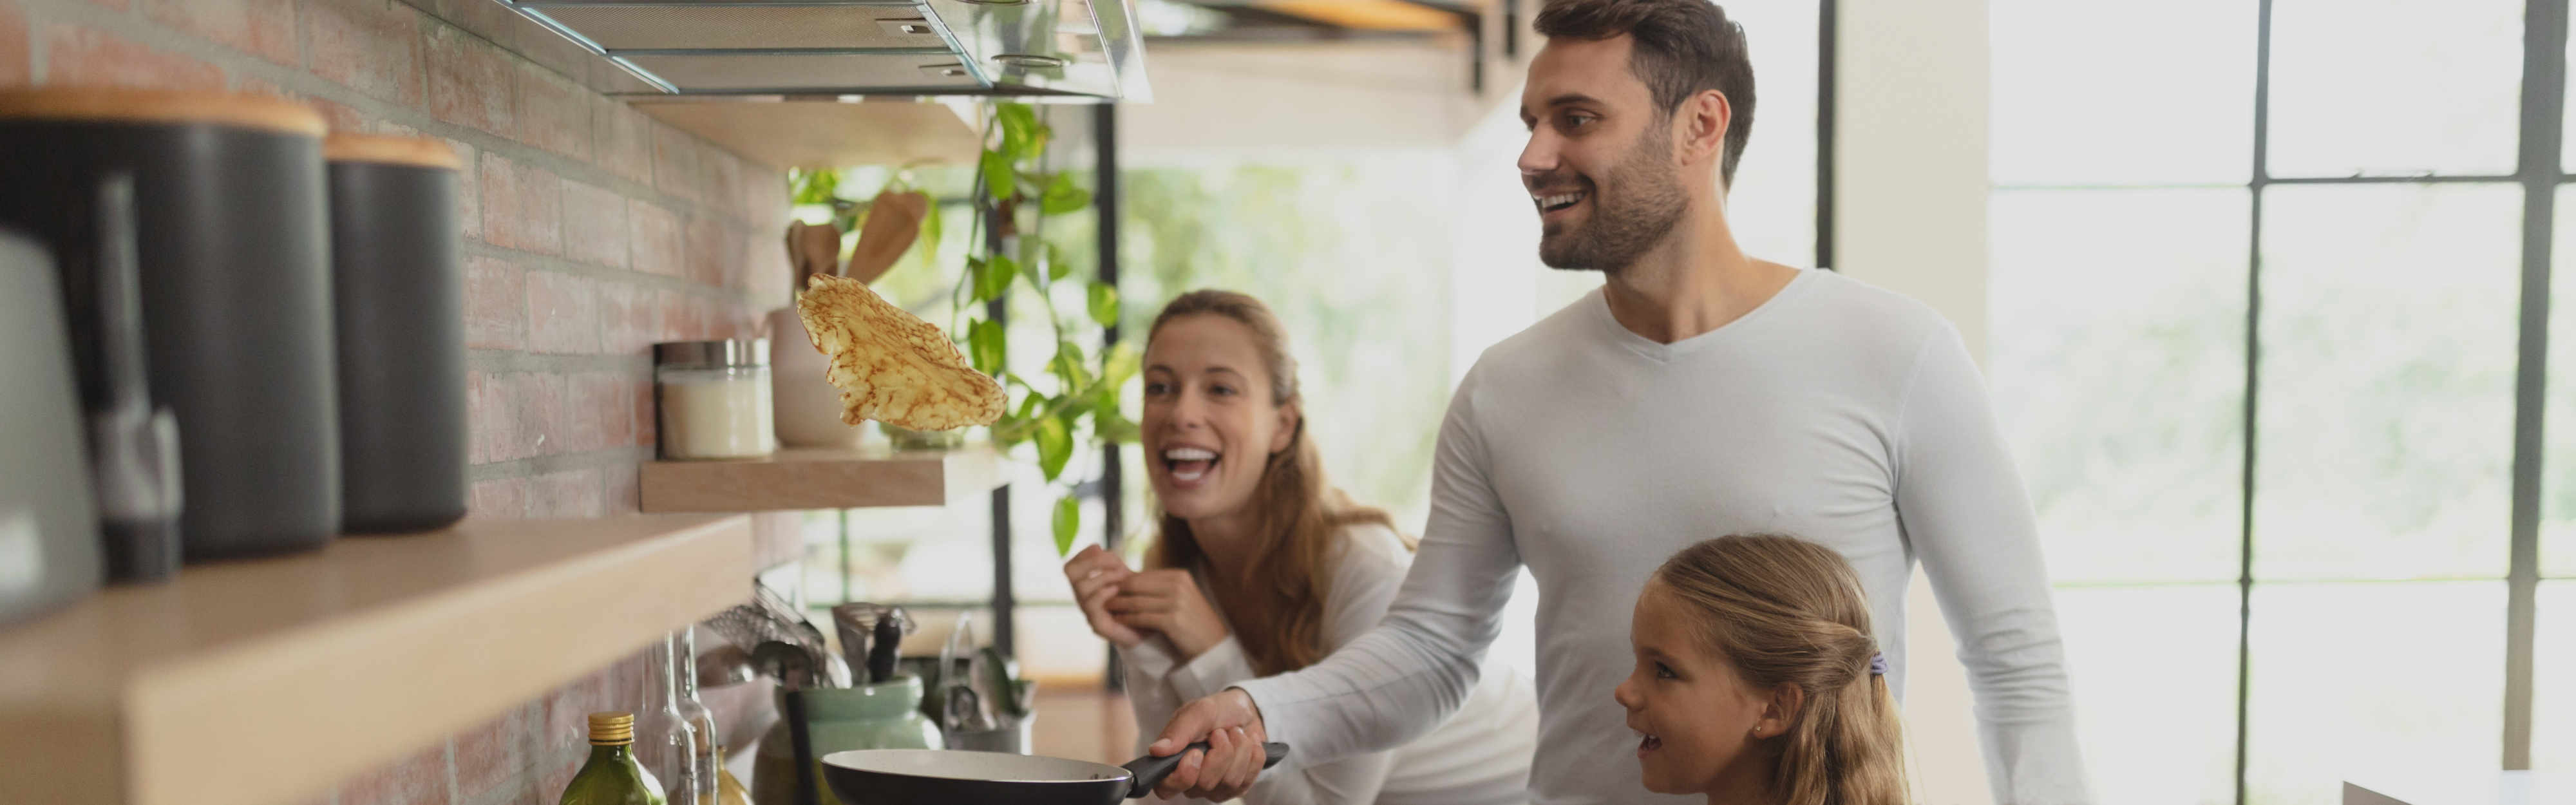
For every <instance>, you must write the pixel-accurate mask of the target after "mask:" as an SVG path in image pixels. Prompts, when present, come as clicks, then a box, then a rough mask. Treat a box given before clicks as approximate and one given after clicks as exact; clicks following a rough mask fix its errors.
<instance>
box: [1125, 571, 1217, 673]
mask: <svg viewBox="0 0 2576 805" xmlns="http://www.w3.org/2000/svg"><path fill="white" fill-rule="evenodd" d="M1117 589H1118V595H1117V596H1115V597H1112V598H1110V599H1109V601H1108V611H1109V615H1110V616H1111V617H1113V618H1116V619H1117V621H1118V623H1119V624H1121V625H1124V626H1126V627H1128V628H1130V629H1135V630H1138V631H1148V632H1161V633H1163V638H1164V639H1166V640H1170V641H1172V649H1173V650H1175V651H1178V652H1180V654H1181V661H1182V662H1189V661H1190V660H1193V659H1197V658H1198V656H1199V655H1200V654H1202V653H1205V652H1206V651H1207V650H1208V649H1212V648H1215V647H1216V645H1217V644H1218V643H1223V642H1225V639H1226V637H1228V636H1230V635H1232V634H1234V630H1232V629H1230V628H1227V626H1226V625H1225V619H1224V618H1222V617H1218V616H1217V614H1216V607H1213V606H1209V605H1208V601H1207V596H1205V595H1201V594H1200V593H1199V583H1198V580H1197V579H1195V578H1192V577H1191V576H1190V572H1189V571H1186V570H1176V569H1165V570H1148V571H1145V572H1142V573H1136V574H1133V575H1130V576H1128V577H1127V578H1126V580H1124V581H1120V582H1119V583H1118V587H1117Z"/></svg>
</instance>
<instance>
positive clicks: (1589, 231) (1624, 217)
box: [1533, 128, 1687, 275]
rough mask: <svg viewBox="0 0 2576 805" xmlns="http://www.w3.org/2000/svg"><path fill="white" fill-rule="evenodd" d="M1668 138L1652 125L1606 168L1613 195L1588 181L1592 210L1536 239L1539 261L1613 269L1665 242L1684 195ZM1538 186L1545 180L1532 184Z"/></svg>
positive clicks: (1571, 267)
mask: <svg viewBox="0 0 2576 805" xmlns="http://www.w3.org/2000/svg"><path fill="white" fill-rule="evenodd" d="M1672 152H1673V144H1672V138H1671V137H1670V136H1669V135H1667V134H1666V133H1664V132H1663V131H1662V130H1660V129H1653V128H1650V129H1648V130H1647V133H1646V134H1645V135H1643V136H1642V137H1640V138H1639V140H1638V142H1637V144H1636V145H1635V146H1632V147H1630V148H1629V149H1628V155H1627V156H1624V157H1621V158H1620V160H1619V162H1618V164H1616V165H1613V166H1611V168H1610V186H1612V187H1616V188H1619V194H1618V195H1616V196H1613V195H1610V194H1607V193H1604V192H1602V189H1601V186H1600V185H1599V183H1591V184H1592V185H1593V186H1592V187H1591V188H1590V189H1591V191H1592V199H1591V200H1592V215H1591V217H1590V218H1588V219H1586V220H1585V221H1584V222H1583V223H1582V224H1580V225H1577V226H1575V227H1574V228H1571V229H1565V230H1560V231H1558V232H1556V233H1554V234H1548V235H1542V236H1540V238H1539V242H1538V259H1539V262H1542V263H1546V264H1547V265H1548V267H1550V268H1559V269H1566V270H1572V271H1599V272H1602V273H1604V274H1614V275H1615V274H1617V273H1619V272H1620V271H1621V270H1623V269H1626V268H1627V267H1628V266H1629V265H1631V264H1634V263H1635V262H1637V258H1638V257H1640V256H1643V255H1644V254H1645V253H1646V252H1647V250H1650V249H1653V248H1654V247H1655V246H1656V245H1657V244H1660V243H1662V242H1663V241H1664V238H1665V237H1666V236H1668V235H1669V234H1670V233H1671V232H1672V230H1673V225H1674V224H1677V223H1680V222H1681V219H1682V211H1683V208H1684V207H1685V206H1687V204H1686V200H1687V197H1686V196H1685V195H1684V193H1683V192H1682V183H1681V177H1680V176H1678V175H1676V174H1675V173H1674V171H1673V168H1672V165H1671V157H1672ZM1533 184H1536V185H1537V186H1540V187H1546V186H1548V185H1547V184H1546V183H1533Z"/></svg>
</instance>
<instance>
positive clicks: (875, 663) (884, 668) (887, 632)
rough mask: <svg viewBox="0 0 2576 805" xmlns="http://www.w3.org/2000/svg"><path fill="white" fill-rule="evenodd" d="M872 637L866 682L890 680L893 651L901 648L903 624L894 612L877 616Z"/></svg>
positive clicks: (893, 659) (892, 675) (892, 667)
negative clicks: (874, 632)
mask: <svg viewBox="0 0 2576 805" xmlns="http://www.w3.org/2000/svg"><path fill="white" fill-rule="evenodd" d="M872 637H873V638H874V640H875V642H873V643H871V644H869V646H868V682H869V683H871V684H874V683H880V682H886V681H888V680H892V679H894V661H895V650H896V649H898V648H901V647H902V646H903V622H902V621H899V620H896V613H894V612H886V613H884V614H881V615H878V616H877V629H876V634H875V635H873V636H872Z"/></svg>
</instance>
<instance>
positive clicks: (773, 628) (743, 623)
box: [706, 604, 821, 667]
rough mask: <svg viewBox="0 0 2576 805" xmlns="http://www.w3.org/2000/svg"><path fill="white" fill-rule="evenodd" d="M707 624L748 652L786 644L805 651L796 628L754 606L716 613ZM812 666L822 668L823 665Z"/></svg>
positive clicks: (741, 606)
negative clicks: (769, 644)
mask: <svg viewBox="0 0 2576 805" xmlns="http://www.w3.org/2000/svg"><path fill="white" fill-rule="evenodd" d="M706 624H707V626H708V627H709V628H713V629H715V630H716V634H720V635H724V639H725V640H726V641H728V642H731V643H733V644H734V645H736V646H742V647H745V649H746V650H749V649H756V648H759V647H760V644H762V643H767V642H779V643H786V644H788V645H791V646H796V647H797V648H798V649H800V650H803V649H804V648H805V647H804V646H803V644H802V641H803V640H804V636H803V635H800V634H797V633H796V630H795V629H794V628H792V627H789V626H788V625H787V624H785V623H782V622H780V621H779V620H778V618H777V617H776V616H774V615H771V614H769V610H767V609H764V608H762V607H759V606H754V605H751V604H742V605H738V606H735V607H732V608H729V609H726V610H725V611H723V612H719V613H716V616H715V617H713V618H708V619H707V620H706ZM811 665H813V666H815V667H821V663H819V662H816V663H811Z"/></svg>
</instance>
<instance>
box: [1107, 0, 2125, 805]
mask: <svg viewBox="0 0 2576 805" xmlns="http://www.w3.org/2000/svg"><path fill="white" fill-rule="evenodd" d="M1536 26H1537V28H1538V31H1539V33H1541V34H1542V35H1545V36H1547V37H1548V42H1547V45H1546V46H1545V48H1543V49H1542V50H1541V51H1540V52H1539V53H1538V55H1537V56H1536V58H1535V59H1534V60H1533V61H1532V62H1531V63H1530V68H1529V79H1528V83H1527V85H1526V86H1525V88H1524V89H1523V94H1522V98H1521V117H1522V120H1523V121H1524V122H1526V123H1527V124H1528V125H1529V126H1530V141H1529V146H1528V147H1527V148H1526V149H1525V150H1524V151H1523V152H1522V154H1521V158H1520V170H1521V177H1522V180H1523V183H1524V184H1525V185H1526V186H1527V187H1528V189H1529V192H1530V197H1531V201H1532V203H1533V204H1535V205H1536V206H1537V209H1538V214H1539V220H1540V223H1541V226H1542V229H1543V234H1542V238H1541V241H1540V243H1539V257H1540V259H1541V260H1542V261H1544V262H1546V263H1547V264H1548V265H1550V266H1553V267H1556V268H1560V269H1580V270H1594V271H1600V272H1602V273H1603V274H1604V275H1606V282H1605V284H1604V285H1603V287H1602V289H1601V291H1600V292H1598V293H1596V294H1592V295H1589V296H1587V297H1585V298H1584V299H1582V300H1581V301H1578V302H1576V303H1574V304H1573V305H1571V306H1568V307H1567V308H1565V309H1564V310H1561V311H1558V312H1557V313H1555V314H1553V315H1551V316H1550V317H1548V318H1547V319H1546V320H1544V321H1541V322H1539V323H1537V324H1535V325H1532V326H1531V327H1530V328H1529V329H1528V330H1525V331H1523V332H1521V333H1520V334H1518V335H1515V336H1513V337H1512V338H1510V339H1507V340H1505V341H1504V342H1503V343H1501V344H1498V345H1496V346H1495V347H1494V348H1492V349H1491V350H1488V351H1487V352H1486V353H1485V354H1484V356H1483V357H1482V358H1481V359H1480V360H1479V361H1478V362H1477V364H1476V366H1475V368H1474V369H1473V370H1471V371H1469V372H1468V374H1467V376H1466V378H1465V379H1464V380H1462V381H1461V382H1460V384H1459V387H1458V390H1457V393H1456V395H1455V396H1454V397H1453V398H1452V400H1451V402H1450V407H1449V413H1448V417H1447V419H1446V421H1445V422H1444V423H1443V424H1442V426H1441V431H1440V442H1439V452H1438V455H1437V458H1436V461H1435V466H1434V470H1433V473H1434V474H1433V484H1432V504H1431V518H1430V523H1429V525H1428V527H1427V528H1426V529H1425V532H1424V534H1423V539H1422V546H1421V552H1420V555H1419V557H1418V558H1417V559H1416V560H1415V562H1414V564H1413V569H1412V571H1411V573H1410V575H1408V576H1407V577H1406V580H1405V583H1404V587H1403V590H1402V592H1401V593H1399V595H1398V597H1397V599H1396V601H1395V604H1394V605H1393V607H1392V608H1391V609H1390V610H1389V611H1388V613H1387V616H1386V619H1385V620H1384V621H1383V622H1382V623H1381V624H1380V625H1379V626H1378V628H1377V629H1376V630H1374V631H1372V632H1370V633H1369V634H1368V635H1366V636H1364V637H1362V638H1360V639H1358V640H1357V641H1355V642H1352V643H1351V644H1349V645H1347V646H1345V647H1344V648H1343V649H1342V650H1340V651H1339V652H1336V653H1334V654H1333V655H1332V656H1331V657H1329V658H1327V659H1325V660H1324V661H1323V662H1320V663H1317V664H1315V665H1313V666H1310V667H1308V668H1306V669H1304V670H1300V671H1297V672H1294V673H1289V674H1283V675H1280V676H1275V677H1271V678H1267V679H1261V680H1255V681H1252V682H1247V683H1244V684H1243V685H1241V686H1239V687H1235V688H1230V689H1227V690H1225V691H1222V692H1220V693H1217V694H1216V695H1213V696H1209V697H1207V698H1204V699H1200V700H1197V701H1194V702H1192V703H1190V704H1189V705H1187V706H1186V707H1184V708H1182V709H1181V710H1180V711H1179V712H1178V713H1177V714H1175V715H1174V716H1173V719H1172V721H1171V723H1170V724H1169V725H1168V726H1166V727H1165V728H1164V729H1163V731H1162V733H1161V736H1160V738H1159V739H1158V740H1157V742H1156V743H1155V744H1154V746H1153V747H1152V748H1151V751H1152V752H1153V753H1154V754H1156V755H1170V754H1172V753H1174V752H1177V751H1182V749H1183V747H1184V746H1185V745H1186V744H1188V743H1190V742H1193V741H1201V740H1211V739H1214V741H1213V742H1214V744H1215V746H1216V749H1215V750H1214V751H1209V752H1199V751H1195V750H1193V751H1191V752H1190V753H1189V755H1188V756H1187V757H1184V758H1183V760H1182V763H1181V768H1180V770H1179V771H1178V772H1176V773H1175V774H1173V775H1172V777H1171V778H1170V779H1169V780H1167V781H1166V782H1165V784H1164V787H1163V789H1162V791H1161V793H1163V794H1164V795H1165V796H1171V795H1174V794H1179V793H1186V794H1187V795H1189V796H1195V797H1204V798H1209V799H1226V798H1229V797H1232V796H1235V795H1237V794H1240V793H1241V792H1242V791H1243V790H1244V789H1245V788H1247V787H1248V786H1249V785H1250V783H1251V781H1252V780H1253V779H1254V777H1255V776H1256V775H1257V774H1258V773H1259V772H1260V759H1259V747H1260V744H1261V742H1262V741H1264V740H1275V741H1282V742H1285V743H1288V744H1289V745H1290V746H1292V747H1293V748H1294V754H1292V756H1291V760H1290V762H1292V763H1307V762H1321V761H1328V760H1332V759H1334V758H1338V757H1341V756H1345V755H1348V754H1351V753H1355V752H1363V751H1374V750H1382V749H1386V748H1389V747H1393V746H1397V745H1400V744H1402V743H1404V742H1405V741H1407V740H1410V739H1411V738H1412V737H1414V736H1417V735H1420V734H1422V733H1423V732H1425V731H1427V730H1429V729H1430V728H1432V727H1433V726H1436V725H1437V724H1439V723H1440V722H1441V720H1442V719H1443V718H1445V717H1446V716H1447V715H1448V714H1449V712H1450V710H1451V709H1452V708H1454V707H1455V706H1456V705H1457V703H1458V701H1459V699H1460V697H1461V695H1462V694H1463V693H1464V692H1465V691H1467V690H1468V689H1469V687H1470V686H1471V684H1472V683H1473V682H1474V680H1475V679H1476V677H1477V674H1478V668H1477V666H1478V663H1479V661H1480V660H1481V659H1482V657H1483V654H1484V651H1485V648H1486V646H1487V645H1488V644H1489V643H1490V642H1491V641H1492V640H1493V638H1494V636H1495V634H1496V633H1497V632H1498V631H1499V629H1500V624H1499V618H1500V615H1501V613H1502V610H1503V604H1504V603H1505V601H1506V600H1507V599H1508V597H1509V596H1510V595H1511V589H1512V582H1513V579H1514V577H1515V576H1516V574H1517V572H1518V571H1519V569H1520V568H1521V567H1522V566H1523V565H1524V564H1526V565H1527V566H1528V567H1529V569H1530V571H1531V574H1532V575H1534V576H1535V577H1536V578H1537V580H1538V583H1539V590H1540V598H1539V616H1538V663H1539V673H1538V686H1539V707H1540V740H1539V747H1540V748H1539V751H1538V754H1537V757H1536V758H1535V762H1534V763H1533V764H1532V767H1531V775H1530V793H1531V800H1532V801H1533V802H1537V803H1545V804H1546V805H1564V804H1570V803H1660V802H1668V801H1673V800H1672V798H1667V797H1661V796H1658V795H1653V794H1649V793H1647V792H1646V791H1645V790H1644V789H1643V788H1642V787H1641V786H1640V784H1639V780H1638V767H1637V764H1636V762H1635V761H1634V760H1633V759H1632V755H1633V753H1634V751H1635V749H1636V748H1637V745H1638V741H1639V736H1638V735H1636V734H1635V733H1633V732H1631V731H1630V730H1628V729H1627V728H1626V727H1625V725H1624V724H1623V719H1622V715H1623V714H1622V712H1621V710H1620V708H1618V707H1615V706H1613V705H1612V703H1611V700H1610V692H1611V690H1612V688H1613V687H1614V686H1616V685H1617V684H1618V683H1619V681H1620V680H1621V679H1622V678H1623V677H1625V676H1626V675H1627V674H1628V672H1629V669H1630V668H1631V667H1632V662H1633V661H1632V659H1631V657H1630V654H1629V646H1628V642H1627V634H1626V631H1627V630H1626V627H1625V625H1626V624H1627V622H1628V617H1629V612H1630V606H1631V605H1632V604H1633V603H1634V601H1635V600H1636V596H1637V593H1638V590H1639V589H1640V587H1641V586H1642V585H1643V583H1644V581H1645V579H1646V578H1647V576H1648V574H1649V573H1651V572H1652V571H1653V569H1654V568H1655V566H1656V565H1657V564H1658V563H1659V562H1661V561H1662V560H1663V559H1664V558H1665V557H1666V556H1668V555H1670V554H1671V553H1672V552H1673V551H1675V550H1678V549H1680V548H1681V547H1683V546H1686V545H1688V544H1690V543H1692V542H1695V541H1698V540H1701V539H1706V538H1709V537H1715V536H1719V535H1723V534H1735V533H1778V534H1789V535H1795V536H1798V537H1801V538H1805V539H1809V540H1813V541H1816V542H1820V543H1823V544H1825V545H1827V546H1829V547H1832V548H1834V549H1835V550H1837V551H1839V552H1840V553H1842V554H1843V555H1844V557H1845V558H1847V559H1849V560H1850V561H1851V563H1852V565H1853V567H1854V568H1855V569H1856V570H1858V571H1859V573H1860V576H1861V578H1862V581H1863V584H1864V586H1865V587H1866V588H1867V591H1868V594H1869V597H1870V600H1871V610H1872V620H1873V621H1874V623H1875V631H1876V633H1877V634H1878V636H1879V640H1880V641H1881V650H1882V652H1883V653H1884V655H1885V657H1886V659H1887V662H1888V666H1889V674H1890V675H1891V679H1890V680H1889V681H1890V683H1891V684H1893V685H1896V686H1897V689H1898V690H1902V689H1903V688H1902V681H1903V677H1904V672H1905V667H1906V663H1905V645H1904V633H1905V632H1904V625H1905V606H1904V604H1905V589H1906V584H1907V579H1908V576H1909V574H1910V573H1911V570H1912V566H1913V563H1914V560H1915V558H1916V557H1917V556H1920V557H1921V558H1922V561H1923V565H1924V569H1925V571H1926V572H1927V573H1928V574H1929V575H1930V577H1931V580H1932V584H1933V591H1934V592H1935V593H1936V594H1938V596H1939V598H1940V601H1941V607H1942V610H1943V614H1945V615H1946V616H1947V617H1948V619H1949V622H1950V625H1951V628H1952V631H1953V632H1954V633H1956V634H1957V635H1958V637H1959V640H1960V646H1959V656H1960V658H1961V659H1962V660H1964V661H1965V662H1966V664H1967V667H1968V671H1969V682H1970V685H1971V687H1972V688H1974V690H1975V692H1976V696H1977V705H1978V706H1977V713H1978V720H1979V723H1980V733H1981V736H1982V738H1983V744H1984V747H1983V748H1984V750H1985V756H1986V766H1987V770H1988V779H1989V780H1990V782H1991V783H1992V785H1993V788H1994V792H1995V799H1996V801H1997V802H2000V803H2012V804H2014V805H2064V804H2066V803H2080V802H2088V801H2090V799H2091V795H2090V793H2089V792H2088V791H2087V788H2086V784H2085V781H2084V774H2083V769H2082V766H2081V763H2080V759H2079V756H2078V753H2077V750H2076V747H2075V738H2074V727H2073V717H2072V714H2071V706H2070V704H2069V702H2068V695H2067V684H2066V674H2065V670H2064V662H2063V659H2062V657H2061V653H2060V649H2059V643H2058V638H2057V625H2056V616H2055V613H2054V611H2053V609H2052V607H2051V605H2050V603H2049V595H2048V588H2047V582H2046V573H2045V570H2044V569H2043V567H2042V565H2041V561H2040V552H2039V545H2038V539H2037V536H2036V534H2035V533H2034V532H2035V527H2034V525H2033V518H2032V515H2031V511H2030V504H2029V500H2028V497H2027V495H2026V493H2025V492H2024V491H2023V488H2022V485H2021V480H2020V478H2019V477H2018V476H2017V474H2016V473H2015V471H2014V470H2013V467H2012V464H2011V460H2010V457H2009V455H2008V454H2007V453H2006V451H2005V448H2004V445H2003V441H2002V439H2001V437H2000V435H1999V434H1998V433H1997V428H1996V425H1995V422H1994V417H1993V413H1992V411H1991V409H1990V408H1989V406H1988V403H1987V399H1986V394H1985V390H1984V385H1983V381H1982V380H1981V378H1980V377H1979V376H1978V374H1977V370H1976V366H1975V363H1974V362H1973V361H1972V360H1971V359H1970V357H1969V355H1968V352H1967V349H1966V347H1965V345H1964V344H1963V342H1962V341H1961V340H1960V338H1959V336H1958V334H1957V332H1956V331H1955V330H1954V329H1952V328H1951V327H1950V325H1949V323H1948V322H1946V321H1944V320H1942V319H1941V318H1940V316H1939V315H1938V314H1936V313H1934V312H1933V311H1931V310H1930V309H1929V308H1927V307H1925V306H1923V305H1921V304H1919V303H1916V302H1914V301H1912V300H1908V299H1904V298H1901V297H1898V296H1896V295H1894V294H1890V293H1887V292H1885V291H1881V290H1878V289H1876V288H1872V287H1870V286H1867V285H1864V284H1862V283H1860V282H1858V281H1855V280H1851V279H1848V278H1845V277H1842V276H1840V275H1836V274H1833V273H1830V272H1822V271H1801V270H1799V269H1794V268H1791V267H1788V266H1784V265H1780V264H1777V263H1772V262H1767V261H1762V260H1755V259H1752V258H1749V257H1747V256H1746V255H1745V254H1744V253H1743V252H1742V251H1741V250H1739V249H1738V248H1737V246H1736V242H1735V239H1734V236H1733V235H1732V234H1731V233H1730V231H1729V230H1728V227H1727V215H1726V205H1725V188H1726V185H1727V183H1728V182H1731V181H1732V180H1733V178H1734V174H1735V165H1736V161H1737V159H1738V158H1739V157H1741V156H1742V154H1743V151H1744V146H1745V142H1746V140H1747V135H1748V133H1749V132H1750V130H1751V127H1752V122H1753V76H1752V67H1751V64H1750V63H1749V62H1748V61H1747V59H1746V55H1745V43H1744V38H1743V37H1744V35H1743V30H1742V28H1740V27H1738V26H1736V25H1734V24H1732V23H1730V22H1728V21H1727V20H1726V18H1725V12H1724V11H1722V10H1721V9H1719V8H1717V7H1716V6H1714V5H1711V4H1710V3H1709V2H1707V0H1556V1H1554V2H1550V3H1549V4H1548V5H1547V6H1546V7H1545V8H1544V10H1542V11H1541V12H1540V13H1539V16H1538V18H1537V20H1536Z"/></svg>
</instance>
